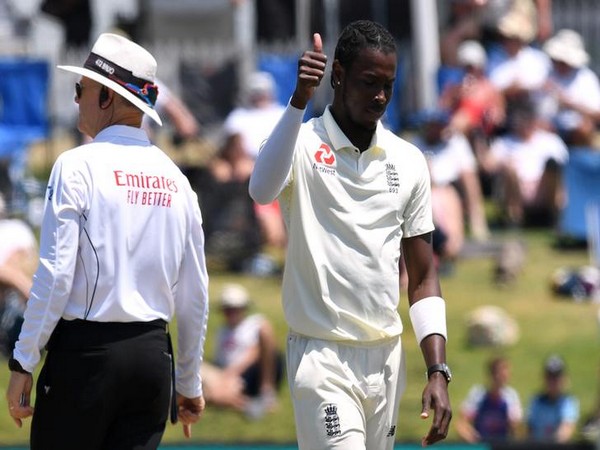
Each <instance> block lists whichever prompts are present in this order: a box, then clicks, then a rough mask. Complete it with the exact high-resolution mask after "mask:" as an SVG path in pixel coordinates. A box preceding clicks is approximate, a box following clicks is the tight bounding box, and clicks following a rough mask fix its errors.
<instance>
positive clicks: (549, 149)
mask: <svg viewBox="0 0 600 450" xmlns="http://www.w3.org/2000/svg"><path fill="white" fill-rule="evenodd" d="M509 117H510V120H509V123H508V132H507V133H506V134H504V135H501V136H499V137H497V138H496V139H495V140H494V141H492V143H491V145H490V147H489V149H487V150H486V151H482V152H480V153H479V154H478V158H479V162H480V164H481V168H482V170H483V171H485V172H486V173H487V174H489V175H491V176H492V177H495V179H496V180H497V181H498V183H497V186H498V187H499V189H498V195H497V200H498V201H499V205H500V207H501V209H502V210H503V212H504V213H505V214H506V219H507V220H508V222H509V224H511V225H537V226H551V225H553V224H554V222H555V220H556V218H557V214H558V211H559V210H560V208H561V207H562V204H563V201H564V190H563V187H562V182H561V167H562V166H563V165H564V164H566V162H567V160H568V159H569V152H568V149H567V146H566V145H565V143H564V141H563V140H562V139H561V138H560V136H559V135H558V134H556V133H553V132H550V131H547V130H544V129H542V128H541V127H540V126H539V124H538V121H537V113H536V111H535V107H534V105H533V104H532V103H531V102H522V103H521V102H520V103H517V104H515V105H514V107H513V109H512V112H511V114H510V115H509Z"/></svg>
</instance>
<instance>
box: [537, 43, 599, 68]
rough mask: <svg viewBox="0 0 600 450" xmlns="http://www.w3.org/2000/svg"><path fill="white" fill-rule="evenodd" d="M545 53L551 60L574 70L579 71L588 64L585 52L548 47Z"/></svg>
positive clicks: (557, 46)
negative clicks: (562, 63)
mask: <svg viewBox="0 0 600 450" xmlns="http://www.w3.org/2000/svg"><path fill="white" fill-rule="evenodd" d="M546 53H547V54H548V56H549V57H550V58H551V59H554V60H556V61H561V62H564V63H565V64H568V65H569V66H571V67H575V68H576V69H580V68H581V67H583V66H585V65H586V64H587V63H588V62H589V56H588V54H587V53H586V52H583V51H581V50H573V49H568V48H564V47H562V46H559V45H553V46H548V47H547V48H546Z"/></svg>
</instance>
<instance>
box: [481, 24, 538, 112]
mask: <svg viewBox="0 0 600 450" xmlns="http://www.w3.org/2000/svg"><path fill="white" fill-rule="evenodd" d="M498 31H499V33H500V45H499V46H497V47H496V48H494V49H492V50H490V56H489V58H488V64H487V72H488V77H489V79H490V81H491V82H492V84H493V85H494V86H495V87H496V88H497V89H498V90H499V91H500V92H501V93H502V94H503V95H504V96H505V98H506V100H507V101H508V102H511V101H513V100H515V99H517V100H518V99H521V98H523V97H528V96H532V95H534V94H536V93H537V92H538V91H539V90H540V89H541V88H542V86H543V85H544V82H545V81H546V78H547V77H548V73H549V71H550V59H549V58H548V56H547V55H546V54H545V53H544V52H542V51H541V50H538V49H537V48H535V47H533V46H532V45H531V44H530V42H531V40H532V39H533V37H534V30H533V29H532V27H531V25H530V24H529V22H528V19H527V18H526V17H524V16H523V15H521V14H518V13H511V14H507V15H506V16H504V17H503V18H502V19H501V20H500V22H499V24H498Z"/></svg>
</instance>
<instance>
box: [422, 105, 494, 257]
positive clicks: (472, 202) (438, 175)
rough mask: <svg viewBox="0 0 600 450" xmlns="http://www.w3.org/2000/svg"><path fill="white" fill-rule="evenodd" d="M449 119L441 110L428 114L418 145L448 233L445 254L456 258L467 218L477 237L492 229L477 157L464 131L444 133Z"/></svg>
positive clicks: (439, 223) (437, 215)
mask: <svg viewBox="0 0 600 450" xmlns="http://www.w3.org/2000/svg"><path fill="white" fill-rule="evenodd" d="M448 119H449V116H448V114H447V113H446V112H444V111H441V110H437V111H430V112H426V113H424V114H423V118H422V120H423V124H422V127H421V133H420V136H419V138H418V139H417V142H416V144H417V147H419V148H420V149H421V151H422V152H423V153H424V154H425V156H426V158H427V160H428V163H429V169H430V173H431V186H432V189H431V195H432V207H433V220H434V223H435V224H436V227H439V228H440V229H441V231H442V232H443V234H444V235H445V243H444V247H443V250H442V254H441V257H442V259H445V260H450V261H452V260H454V259H455V258H456V257H457V256H458V255H459V253H460V251H461V250H462V247H463V244H464V239H465V222H464V218H465V217H467V218H468V222H469V230H470V232H471V236H472V237H473V238H474V239H476V240H479V241H482V240H485V239H487V238H488V237H489V230H488V227H487V221H486V218H485V211H484V204H483V196H482V194H481V187H480V185H479V177H478V174H477V163H476V160H475V156H474V155H473V151H472V149H471V146H470V144H469V142H468V141H467V139H466V138H465V137H464V136H463V135H462V134H460V133H452V134H447V133H446V134H445V133H444V131H445V130H446V129H447V128H446V127H447V125H448Z"/></svg>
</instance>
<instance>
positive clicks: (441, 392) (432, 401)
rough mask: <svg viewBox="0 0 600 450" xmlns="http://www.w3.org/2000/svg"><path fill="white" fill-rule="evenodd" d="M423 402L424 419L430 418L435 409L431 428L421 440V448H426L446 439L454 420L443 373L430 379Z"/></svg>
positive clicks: (422, 412)
mask: <svg viewBox="0 0 600 450" xmlns="http://www.w3.org/2000/svg"><path fill="white" fill-rule="evenodd" d="M421 401H422V404H423V409H422V410H421V418H422V419H427V418H429V414H430V411H431V410H432V409H433V420H432V422H431V427H430V428H429V432H428V433H427V435H426V436H425V437H423V439H422V440H421V446H423V447H426V446H428V445H431V444H435V443H436V442H438V441H441V440H442V439H445V438H446V436H447V435H448V429H449V427H450V420H451V419H452V408H451V407H450V397H449V396H448V382H447V381H446V379H445V378H444V376H443V375H442V374H441V373H434V374H432V375H431V377H429V382H428V383H427V385H426V386H425V389H424V390H423V397H422V399H421Z"/></svg>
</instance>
